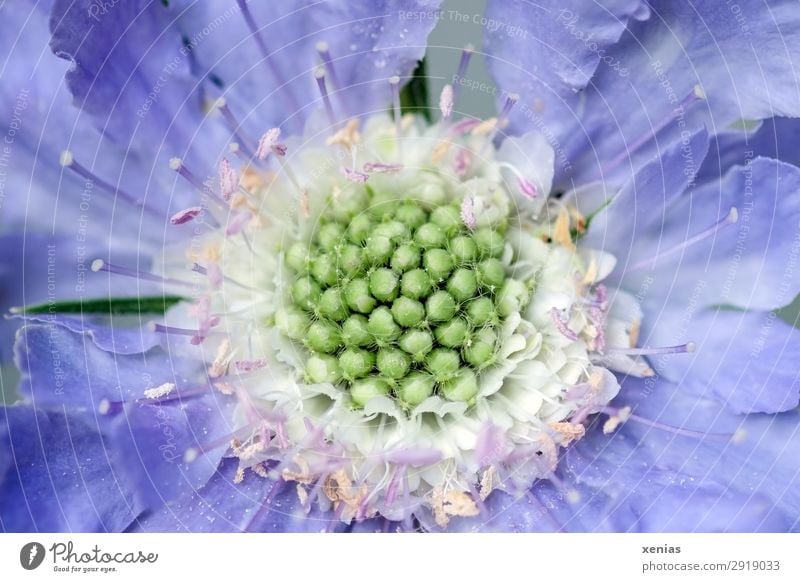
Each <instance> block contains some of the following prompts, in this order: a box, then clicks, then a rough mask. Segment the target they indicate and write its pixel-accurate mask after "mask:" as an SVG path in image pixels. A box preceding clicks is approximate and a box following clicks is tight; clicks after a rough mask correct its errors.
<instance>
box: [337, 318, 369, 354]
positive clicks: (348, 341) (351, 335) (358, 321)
mask: <svg viewBox="0 0 800 582" xmlns="http://www.w3.org/2000/svg"><path fill="white" fill-rule="evenodd" d="M367 323H368V320H367V318H366V317H364V316H363V315H359V314H354V315H351V316H350V317H348V318H347V319H345V320H344V323H343V324H342V334H341V335H342V341H343V342H344V345H346V346H348V347H364V346H369V345H370V344H372V334H371V333H370V332H369V329H368V327H367Z"/></svg>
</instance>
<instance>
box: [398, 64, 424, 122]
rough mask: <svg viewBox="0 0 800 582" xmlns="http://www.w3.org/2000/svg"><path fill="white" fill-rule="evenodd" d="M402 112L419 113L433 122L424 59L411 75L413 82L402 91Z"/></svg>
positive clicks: (407, 84)
mask: <svg viewBox="0 0 800 582" xmlns="http://www.w3.org/2000/svg"><path fill="white" fill-rule="evenodd" d="M400 110H401V111H402V112H403V113H417V114H420V115H422V116H423V117H424V118H425V121H427V122H428V123H430V122H431V109H430V107H428V76H427V75H426V74H425V59H422V60H421V61H420V62H419V63H418V64H417V68H416V69H414V72H413V73H412V75H411V80H410V81H409V82H408V83H406V86H405V87H403V89H402V90H401V91H400Z"/></svg>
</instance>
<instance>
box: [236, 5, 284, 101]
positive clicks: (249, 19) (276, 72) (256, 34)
mask: <svg viewBox="0 0 800 582" xmlns="http://www.w3.org/2000/svg"><path fill="white" fill-rule="evenodd" d="M247 1H248V0H236V3H237V4H238V5H239V9H240V10H241V12H242V16H243V17H244V20H245V22H246V23H247V27H248V28H249V29H250V33H251V34H252V35H253V40H255V42H256V45H257V46H258V50H259V51H261V56H262V57H263V58H264V64H266V66H267V68H268V69H269V71H270V73H272V76H273V77H274V78H275V81H276V82H277V83H278V86H279V88H280V89H281V90H283V92H284V93H285V94H286V98H287V99H288V100H289V102H290V104H291V110H292V111H300V104H299V102H298V101H297V98H296V97H295V96H294V93H293V92H292V90H291V88H290V87H289V85H288V83H287V82H286V79H285V78H284V76H283V73H281V70H280V69H279V68H278V66H277V65H276V64H275V61H273V60H272V58H271V57H270V54H269V50H268V49H267V45H266V44H265V43H264V39H263V37H262V36H261V31H260V30H259V29H258V25H257V24H256V20H255V18H253V13H252V12H250V7H249V6H248V5H247Z"/></svg>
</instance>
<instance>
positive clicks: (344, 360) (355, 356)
mask: <svg viewBox="0 0 800 582" xmlns="http://www.w3.org/2000/svg"><path fill="white" fill-rule="evenodd" d="M373 367H375V354H373V353H372V352H368V351H367V350H362V349H360V348H347V349H346V350H345V351H343V352H342V353H341V354H339V369H340V370H341V371H342V377H344V378H346V379H347V380H355V379H356V378H363V377H364V376H366V375H367V374H369V373H370V372H372V368H373Z"/></svg>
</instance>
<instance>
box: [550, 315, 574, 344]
mask: <svg viewBox="0 0 800 582" xmlns="http://www.w3.org/2000/svg"><path fill="white" fill-rule="evenodd" d="M550 316H551V317H552V318H553V323H554V324H555V326H556V329H557V330H558V331H559V332H560V333H561V335H563V336H564V337H565V338H567V339H568V340H571V341H578V334H576V333H575V332H574V331H572V330H571V329H570V328H569V327H567V324H566V323H564V320H563V319H561V314H560V313H559V311H558V309H556V308H555V307H553V308H552V309H551V310H550Z"/></svg>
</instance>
